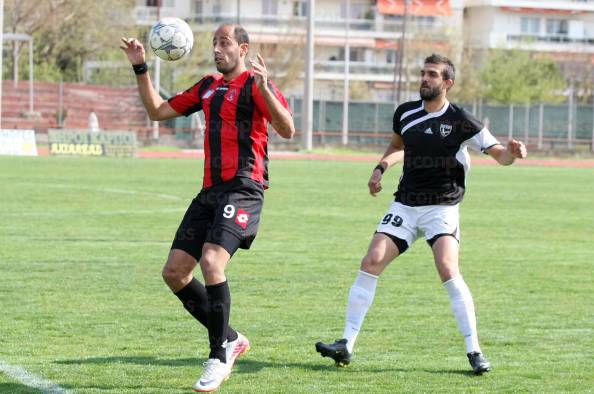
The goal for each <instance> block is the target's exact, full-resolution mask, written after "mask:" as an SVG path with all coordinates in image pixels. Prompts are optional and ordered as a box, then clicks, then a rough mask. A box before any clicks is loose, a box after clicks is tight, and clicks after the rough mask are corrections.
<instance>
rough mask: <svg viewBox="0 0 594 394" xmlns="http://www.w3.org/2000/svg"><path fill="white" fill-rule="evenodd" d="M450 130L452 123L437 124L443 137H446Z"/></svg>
mask: <svg viewBox="0 0 594 394" xmlns="http://www.w3.org/2000/svg"><path fill="white" fill-rule="evenodd" d="M451 132H452V125H451V124H443V123H442V124H440V125H439V134H441V136H442V137H443V138H445V137H447V136H448V135H450V133H451Z"/></svg>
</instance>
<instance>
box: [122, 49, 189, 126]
mask: <svg viewBox="0 0 594 394" xmlns="http://www.w3.org/2000/svg"><path fill="white" fill-rule="evenodd" d="M120 48H121V49H122V50H123V51H124V52H125V53H126V56H128V60H129V61H130V64H132V65H133V66H137V65H142V64H145V52H144V46H143V45H142V43H141V42H140V41H138V40H137V39H136V38H124V37H122V44H121V45H120ZM136 82H137V84H138V93H139V94H140V98H141V99H142V103H143V104H144V108H146V112H147V113H148V116H149V118H150V119H151V120H165V119H171V118H175V117H176V116H180V114H178V113H177V112H175V110H174V109H173V108H171V105H169V103H168V102H167V101H165V100H163V99H162V98H161V96H160V95H159V94H158V93H157V91H156V90H155V89H154V88H153V84H152V82H151V78H150V76H149V73H148V71H147V72H144V73H142V74H137V75H136Z"/></svg>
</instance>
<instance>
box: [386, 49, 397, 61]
mask: <svg viewBox="0 0 594 394" xmlns="http://www.w3.org/2000/svg"><path fill="white" fill-rule="evenodd" d="M386 63H389V64H394V63H396V50H394V49H389V50H387V51H386Z"/></svg>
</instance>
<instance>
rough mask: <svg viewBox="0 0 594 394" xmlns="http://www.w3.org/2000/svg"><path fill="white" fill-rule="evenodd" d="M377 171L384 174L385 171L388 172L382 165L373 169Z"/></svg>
mask: <svg viewBox="0 0 594 394" xmlns="http://www.w3.org/2000/svg"><path fill="white" fill-rule="evenodd" d="M373 170H374V171H375V170H379V171H380V172H381V173H382V174H383V173H384V171H386V169H385V168H384V166H382V165H381V164H378V165H377V166H375V168H374V169H373Z"/></svg>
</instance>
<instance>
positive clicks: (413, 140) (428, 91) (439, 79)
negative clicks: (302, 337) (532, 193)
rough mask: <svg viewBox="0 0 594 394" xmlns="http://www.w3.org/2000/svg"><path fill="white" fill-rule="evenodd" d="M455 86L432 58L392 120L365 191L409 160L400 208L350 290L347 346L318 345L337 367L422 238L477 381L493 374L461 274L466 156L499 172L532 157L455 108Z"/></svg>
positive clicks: (388, 217) (393, 209)
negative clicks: (390, 275)
mask: <svg viewBox="0 0 594 394" xmlns="http://www.w3.org/2000/svg"><path fill="white" fill-rule="evenodd" d="M454 79H455V69H454V65H453V64H452V62H451V61H450V60H449V59H447V58H446V57H443V56H440V55H436V54H433V55H431V56H429V57H428V58H426V59H425V63H424V67H423V69H422V71H421V86H420V95H421V99H422V100H419V101H412V102H407V103H404V104H402V105H400V106H398V108H397V109H396V111H395V113H394V135H393V137H392V140H391V142H390V144H389V146H388V148H387V149H386V152H385V153H384V155H383V157H382V158H381V160H380V162H379V164H378V165H377V166H376V167H375V168H374V170H373V172H372V174H371V178H370V179H369V183H368V187H369V192H370V193H371V195H372V196H376V194H377V193H379V192H380V191H381V190H382V185H381V180H382V176H383V173H384V172H385V171H386V170H387V169H388V168H390V167H391V166H393V165H394V164H395V163H396V162H398V161H400V160H402V159H404V163H403V171H402V176H401V178H400V182H399V184H398V190H397V191H396V193H395V196H396V198H395V201H394V202H393V203H392V204H391V206H390V208H389V210H388V212H387V213H386V214H385V215H384V216H383V218H382V220H381V221H380V223H379V225H378V227H377V231H376V232H375V234H374V236H373V238H372V240H371V243H370V245H369V249H368V251H367V254H366V255H365V257H363V259H362V261H361V267H360V271H359V274H358V276H357V278H356V280H355V283H354V284H353V286H352V287H351V289H350V292H349V297H348V306H347V313H346V323H345V327H344V333H343V336H342V339H339V340H337V341H336V342H334V343H332V344H326V343H322V342H318V343H316V350H317V351H318V352H319V353H320V354H321V355H322V356H323V357H330V358H332V359H333V360H334V361H335V363H336V364H337V365H338V366H345V365H347V364H349V362H350V360H351V355H352V353H353V347H354V345H355V340H356V339H357V335H358V334H359V331H360V329H361V325H362V324H363V320H364V318H365V314H366V313H367V311H368V309H369V307H370V306H371V304H372V302H373V298H374V295H375V288H376V284H377V280H378V277H379V275H380V274H381V273H382V271H383V270H384V269H385V268H386V267H387V266H388V264H390V262H392V261H393V260H394V259H395V258H396V257H398V256H399V255H401V254H402V253H404V252H405V251H406V250H407V249H408V247H409V246H410V245H411V244H412V243H413V242H414V241H415V240H416V238H417V236H418V234H419V233H423V234H424V236H425V239H426V241H427V243H428V244H429V246H430V247H431V249H432V251H433V256H434V260H435V266H436V268H437V272H438V274H439V277H440V279H441V281H442V283H443V286H444V287H445V289H446V291H447V293H448V295H449V298H450V303H451V306H452V311H453V313H454V317H455V318H456V322H457V324H458V328H459V329H460V332H461V333H462V335H463V336H464V340H465V342H466V353H467V356H468V360H469V362H470V365H471V366H472V369H473V371H474V373H476V374H479V375H480V374H482V373H483V372H487V371H489V369H490V368H491V365H490V363H489V362H488V361H487V359H486V358H485V357H484V356H483V354H482V352H481V348H480V346H479V341H478V335H477V329H476V317H475V311H474V303H473V300H472V295H471V293H470V290H469V289H468V286H467V285H466V283H465V282H464V279H463V278H462V276H461V274H460V269H459V266H458V251H459V246H460V245H459V242H460V228H459V213H458V205H459V203H460V201H462V197H463V196H464V191H465V177H466V173H467V172H468V169H469V157H468V151H467V148H472V149H475V150H479V151H482V152H484V153H486V154H489V155H490V156H491V157H493V158H494V159H495V160H496V161H497V162H498V163H499V164H501V165H510V164H512V163H513V162H514V160H515V159H517V158H524V157H526V154H527V152H526V147H525V146H524V144H523V143H522V142H520V141H516V140H511V141H509V142H508V143H507V146H506V147H504V146H502V145H501V144H500V143H499V142H498V141H497V140H496V139H495V138H494V137H493V135H491V133H490V132H489V130H488V129H487V128H486V127H484V126H483V125H482V124H481V122H479V121H478V120H477V119H476V118H475V117H474V116H472V115H471V114H470V113H468V112H466V111H465V110H464V109H462V108H461V107H459V106H457V105H455V104H452V103H450V102H449V101H448V100H447V98H446V95H447V92H448V90H449V89H450V88H451V87H452V86H453V85H454Z"/></svg>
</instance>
